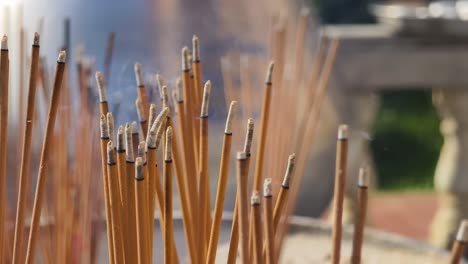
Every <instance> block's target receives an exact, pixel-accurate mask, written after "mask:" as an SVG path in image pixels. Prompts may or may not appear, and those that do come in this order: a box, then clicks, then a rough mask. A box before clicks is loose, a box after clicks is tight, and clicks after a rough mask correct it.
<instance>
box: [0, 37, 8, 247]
mask: <svg viewBox="0 0 468 264" xmlns="http://www.w3.org/2000/svg"><path fill="white" fill-rule="evenodd" d="M0 48H1V50H0V56H1V57H0V92H1V95H2V96H1V99H0V100H1V108H0V238H3V237H4V234H5V231H4V230H5V210H6V208H5V207H6V188H5V185H6V174H7V151H8V149H7V145H8V136H7V133H8V90H9V75H10V74H9V72H10V61H9V52H8V37H7V36H6V35H4V36H3V38H2V41H1V47H0ZM4 240H5V239H0V256H4V246H3V245H4Z"/></svg>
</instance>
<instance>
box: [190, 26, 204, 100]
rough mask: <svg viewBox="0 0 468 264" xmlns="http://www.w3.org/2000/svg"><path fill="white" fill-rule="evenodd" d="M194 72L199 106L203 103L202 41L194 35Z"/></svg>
mask: <svg viewBox="0 0 468 264" xmlns="http://www.w3.org/2000/svg"><path fill="white" fill-rule="evenodd" d="M192 71H193V76H194V84H195V85H194V87H193V89H194V90H195V99H196V102H197V103H196V104H197V106H199V105H200V103H201V101H202V87H203V77H202V64H201V59H200V40H199V39H198V37H197V36H196V35H193V38H192Z"/></svg>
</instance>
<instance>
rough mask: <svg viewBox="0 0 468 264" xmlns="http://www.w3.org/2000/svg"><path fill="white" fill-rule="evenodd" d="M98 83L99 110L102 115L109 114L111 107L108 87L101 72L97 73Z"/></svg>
mask: <svg viewBox="0 0 468 264" xmlns="http://www.w3.org/2000/svg"><path fill="white" fill-rule="evenodd" d="M96 83H97V87H98V94H99V110H100V112H101V114H107V112H109V106H108V103H107V93H106V85H105V84H104V79H103V77H102V74H101V73H100V72H96Z"/></svg>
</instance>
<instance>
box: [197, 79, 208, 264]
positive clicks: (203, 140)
mask: <svg viewBox="0 0 468 264" xmlns="http://www.w3.org/2000/svg"><path fill="white" fill-rule="evenodd" d="M210 93H211V82H210V81H207V82H206V83H205V88H204V90H203V102H202V108H201V114H200V140H199V141H200V146H199V153H200V154H199V157H200V159H199V165H198V172H199V183H198V194H199V198H198V201H199V202H200V204H199V206H200V212H199V214H198V219H199V220H198V224H199V228H198V230H199V236H198V238H199V240H198V247H199V248H198V253H199V262H200V263H204V262H205V261H206V253H207V252H206V250H207V244H208V243H207V241H208V238H207V236H206V234H207V230H208V228H209V225H210V218H209V215H210V206H209V199H210V198H209V192H210V186H209V175H208V169H209V168H208V104H209V97H210Z"/></svg>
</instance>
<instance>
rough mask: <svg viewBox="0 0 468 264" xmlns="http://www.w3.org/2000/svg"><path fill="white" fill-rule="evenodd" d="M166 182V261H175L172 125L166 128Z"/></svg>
mask: <svg viewBox="0 0 468 264" xmlns="http://www.w3.org/2000/svg"><path fill="white" fill-rule="evenodd" d="M163 167H164V168H163V182H164V225H165V226H166V227H165V228H164V263H165V264H172V263H175V262H174V261H175V259H174V258H173V251H174V249H173V245H174V228H173V222H172V221H173V220H172V127H168V128H167V130H166V148H165V151H164V166H163Z"/></svg>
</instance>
